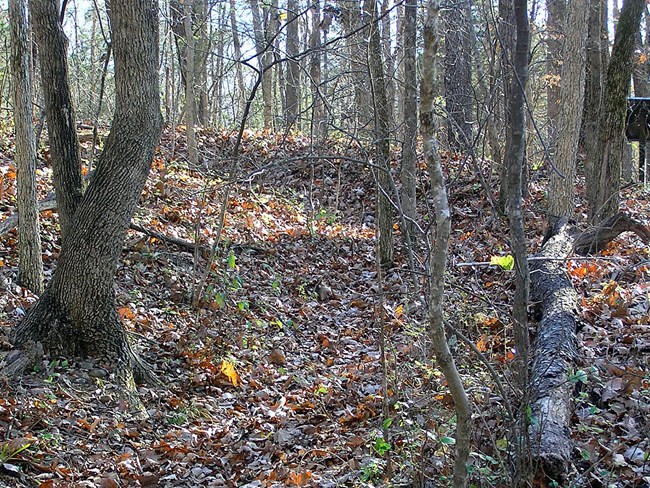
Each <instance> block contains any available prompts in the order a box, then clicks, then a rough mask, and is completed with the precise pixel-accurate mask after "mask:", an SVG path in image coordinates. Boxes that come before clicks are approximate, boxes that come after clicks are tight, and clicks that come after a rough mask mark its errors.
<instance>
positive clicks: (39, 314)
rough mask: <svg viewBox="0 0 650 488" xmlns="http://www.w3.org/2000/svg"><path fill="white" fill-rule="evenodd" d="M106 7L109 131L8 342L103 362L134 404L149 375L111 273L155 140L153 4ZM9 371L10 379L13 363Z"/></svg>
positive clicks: (119, 1)
mask: <svg viewBox="0 0 650 488" xmlns="http://www.w3.org/2000/svg"><path fill="white" fill-rule="evenodd" d="M33 3H35V2H32V4H33ZM52 3H55V2H52ZM110 7H111V8H110V10H109V15H110V19H111V27H112V31H113V36H112V39H113V48H114V53H115V58H114V59H115V97H116V100H115V102H116V103H115V116H114V118H113V124H112V127H111V132H110V134H109V136H108V139H107V141H106V145H105V148H104V151H103V152H102V154H101V155H100V157H99V160H98V163H97V169H96V170H95V173H94V174H93V177H92V179H91V181H90V185H89V186H88V189H87V191H86V192H85V194H84V196H83V199H82V201H81V202H80V203H79V205H78V210H77V212H76V213H75V215H74V219H73V221H72V222H71V223H70V227H69V232H68V234H67V237H66V239H65V240H64V241H63V246H62V249H61V254H60V257H59V261H58V266H57V268H56V270H55V272H54V276H53V277H52V279H51V281H50V282H49V284H48V286H47V288H46V290H45V292H44V294H43V295H42V296H41V298H40V299H39V301H38V302H37V303H36V304H34V305H33V306H32V308H31V309H30V310H29V311H28V313H27V316H26V317H25V319H24V320H23V321H22V322H21V323H20V324H19V325H18V326H17V327H16V328H14V329H13V330H12V331H11V340H12V342H13V343H14V344H15V345H16V346H19V347H25V348H27V347H28V346H29V343H31V342H33V343H38V342H40V343H42V344H43V346H44V347H45V349H46V350H48V351H50V352H52V353H54V354H63V355H98V356H102V357H106V358H107V359H108V360H110V361H112V362H113V364H114V365H115V370H116V374H117V378H118V379H119V381H120V383H121V384H122V385H123V386H124V387H125V390H126V391H125V393H126V394H127V397H128V398H129V400H133V401H134V402H135V406H139V405H138V403H137V397H135V396H134V395H132V394H129V392H131V393H133V391H134V380H153V376H152V375H151V372H150V368H149V367H148V366H147V365H146V364H145V363H144V362H143V361H142V359H141V358H140V357H139V355H138V354H137V352H136V351H135V349H134V347H133V346H132V344H131V342H130V340H129V338H128V337H127V333H126V331H125V329H124V328H123V327H122V325H121V323H120V318H119V315H118V313H117V309H116V304H115V270H116V268H117V263H118V259H119V256H120V254H121V252H122V245H123V242H124V238H125V235H126V231H127V229H128V228H129V225H130V222H131V218H132V216H133V213H134V211H135V208H136V206H137V204H138V200H139V198H140V195H141V192H142V188H143V187H144V183H145V180H146V178H147V175H148V173H149V167H150V165H151V161H152V159H153V155H154V147H155V145H156V144H157V143H158V140H159V137H160V130H161V122H162V121H161V115H160V98H159V85H158V68H159V66H158V5H157V2H156V1H155V0H140V1H138V2H133V1H131V0H111V4H110ZM54 79H56V80H57V81H59V80H58V78H54ZM54 79H52V78H47V77H45V78H44V79H43V82H44V85H48V84H52V85H54ZM59 103H63V100H61V99H59ZM54 108H58V107H57V106H55V107H54ZM58 109H59V110H62V109H61V108H58ZM53 157H54V154H53ZM57 200H58V194H57ZM59 203H60V202H59ZM8 370H9V372H10V373H15V371H11V370H12V365H11V364H10V365H9V367H8Z"/></svg>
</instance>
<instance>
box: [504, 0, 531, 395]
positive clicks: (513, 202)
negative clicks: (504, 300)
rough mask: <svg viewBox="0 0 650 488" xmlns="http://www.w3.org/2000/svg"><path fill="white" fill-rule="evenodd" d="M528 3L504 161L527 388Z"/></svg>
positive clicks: (521, 21) (519, 11)
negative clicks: (524, 188) (524, 182)
mask: <svg viewBox="0 0 650 488" xmlns="http://www.w3.org/2000/svg"><path fill="white" fill-rule="evenodd" d="M527 4H528V2H527V0H515V1H514V13H515V23H516V39H517V40H516V44H515V56H514V60H513V70H514V73H513V75H512V78H511V82H512V86H511V88H510V104H509V105H510V106H509V119H508V125H507V127H506V149H505V161H506V168H507V170H508V212H507V214H508V221H509V227H510V247H511V249H512V252H513V255H514V258H515V271H516V273H515V295H514V304H513V322H514V324H513V327H514V337H515V346H516V348H517V358H516V362H517V371H518V374H519V375H520V378H519V379H520V385H521V386H524V385H525V384H526V378H525V376H526V373H525V371H526V367H527V366H526V364H527V353H528V327H527V325H526V324H527V320H528V319H527V317H528V312H527V304H528V293H529V287H530V282H529V280H530V276H529V272H528V259H527V254H526V235H525V229H524V214H523V211H522V171H523V167H524V152H525V148H526V134H525V128H526V114H525V104H524V93H525V90H526V84H527V82H528V51H529V47H530V31H529V27H528V16H527Z"/></svg>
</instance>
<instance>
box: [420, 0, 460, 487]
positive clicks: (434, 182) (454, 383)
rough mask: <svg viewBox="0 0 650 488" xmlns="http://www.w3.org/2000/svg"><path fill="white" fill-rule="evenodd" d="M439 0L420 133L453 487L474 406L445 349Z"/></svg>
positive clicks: (427, 50) (433, 11) (428, 36)
mask: <svg viewBox="0 0 650 488" xmlns="http://www.w3.org/2000/svg"><path fill="white" fill-rule="evenodd" d="M439 16H440V0H431V1H430V2H429V3H428V4H427V17H426V20H425V24H424V51H423V54H422V81H421V84H420V86H421V108H420V119H421V124H420V125H421V131H422V139H423V147H424V158H425V160H426V162H427V166H428V168H429V173H430V179H431V197H432V199H433V202H434V205H433V207H434V211H435V222H436V225H435V236H433V237H434V239H433V242H432V243H431V251H430V253H429V256H428V263H429V270H430V272H431V276H430V277H429V331H430V334H431V338H432V342H433V348H434V352H435V356H436V361H437V362H438V365H439V366H440V369H441V371H442V373H443V374H444V375H445V379H446V380H447V384H448V386H449V391H450V393H451V396H452V398H453V400H454V406H455V409H456V444H455V448H456V460H455V461H454V472H453V478H452V485H453V486H454V487H455V488H462V487H464V486H465V484H466V481H467V459H468V457H469V452H470V434H471V432H470V422H471V413H472V408H471V405H470V403H469V399H468V397H467V393H466V392H465V388H464V386H463V383H462V381H461V378H460V375H459V374H458V370H457V368H456V364H455V362H454V358H453V356H452V355H451V352H450V351H449V345H448V344H447V337H446V334H445V325H444V313H443V305H444V296H445V270H446V268H447V256H448V251H449V235H450V232H451V210H450V208H449V202H448V199H447V189H446V186H445V177H444V174H443V172H442V161H441V159H440V154H439V152H438V141H437V139H436V133H437V132H438V128H439V127H438V120H437V116H436V114H435V112H434V99H435V92H434V88H433V87H434V79H435V72H436V67H435V63H436V55H437V52H438V46H439V42H440V41H439V34H438V32H439V27H438V25H439Z"/></svg>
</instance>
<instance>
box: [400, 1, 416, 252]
mask: <svg viewBox="0 0 650 488" xmlns="http://www.w3.org/2000/svg"><path fill="white" fill-rule="evenodd" d="M417 7H418V5H417V0H406V3H405V4H404V88H403V91H404V95H403V96H402V100H403V105H402V106H403V107H404V110H403V118H404V141H403V142H402V172H401V179H402V191H403V196H402V210H403V211H404V216H405V217H406V229H405V231H406V232H407V233H408V234H409V237H410V239H409V240H410V242H411V243H415V242H416V239H415V229H416V226H415V224H414V222H415V218H416V212H415V209H416V191H415V190H416V164H417V154H416V146H417V130H418V119H417V117H418V109H417V91H418V89H417V81H416V80H417V76H416V65H415V61H416V40H417Z"/></svg>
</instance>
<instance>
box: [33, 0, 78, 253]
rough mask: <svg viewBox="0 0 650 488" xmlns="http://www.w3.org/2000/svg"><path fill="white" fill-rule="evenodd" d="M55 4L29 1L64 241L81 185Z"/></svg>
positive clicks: (64, 53) (64, 52)
mask: <svg viewBox="0 0 650 488" xmlns="http://www.w3.org/2000/svg"><path fill="white" fill-rule="evenodd" d="M58 4H59V2H58V1H56V0H31V1H30V2H29V11H30V14H31V19H32V23H33V27H34V36H35V38H36V42H37V44H38V54H39V61H40V66H41V80H42V83H41V86H42V87H43V97H44V98H45V115H46V116H47V133H48V136H49V139H50V153H51V155H52V175H53V177H54V187H55V189H56V198H57V200H58V202H59V221H60V225H61V236H62V239H63V241H65V239H66V237H67V235H68V233H69V232H70V227H71V226H72V219H73V216H74V214H75V211H76V210H77V206H78V205H79V202H80V201H81V194H82V186H81V160H80V158H79V142H78V141H77V131H76V128H75V123H76V121H75V111H74V108H73V106H72V97H71V95H70V85H69V83H68V63H67V49H68V40H67V39H66V37H65V34H64V33H63V28H62V27H61V22H60V21H59V12H58V10H57V6H58Z"/></svg>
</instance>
